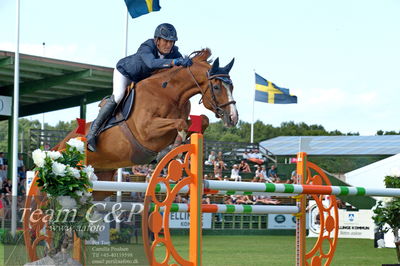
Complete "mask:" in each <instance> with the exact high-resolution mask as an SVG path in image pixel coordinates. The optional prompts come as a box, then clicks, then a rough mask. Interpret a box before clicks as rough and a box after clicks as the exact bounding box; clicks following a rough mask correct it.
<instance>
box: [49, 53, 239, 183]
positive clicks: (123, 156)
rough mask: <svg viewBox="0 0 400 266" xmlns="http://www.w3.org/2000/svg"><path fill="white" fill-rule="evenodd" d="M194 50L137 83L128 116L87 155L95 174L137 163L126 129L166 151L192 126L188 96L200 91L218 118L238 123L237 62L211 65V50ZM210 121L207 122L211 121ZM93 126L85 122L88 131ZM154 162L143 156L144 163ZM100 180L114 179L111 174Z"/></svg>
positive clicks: (156, 149) (150, 149)
mask: <svg viewBox="0 0 400 266" xmlns="http://www.w3.org/2000/svg"><path fill="white" fill-rule="evenodd" d="M194 54H195V56H194V57H192V61H193V65H192V66H190V67H187V68H184V67H177V66H175V67H173V68H171V69H167V70H161V71H158V72H156V73H155V74H153V75H152V76H151V77H149V78H147V79H145V80H143V81H141V82H139V83H137V84H136V87H135V100H134V101H135V104H134V107H133V110H132V111H131V114H130V116H129V118H128V119H127V120H126V121H125V122H124V123H122V124H120V125H118V126H114V127H111V128H109V129H107V130H105V131H104V132H102V133H101V134H100V135H99V136H98V138H97V151H96V152H88V153H87V164H90V165H92V166H93V167H94V168H95V169H96V172H98V171H105V170H111V169H117V168H122V167H131V166H132V165H134V164H138V163H137V161H135V158H136V159H137V156H136V157H135V154H138V153H140V152H142V151H138V148H137V146H135V145H133V144H132V138H131V137H129V134H127V133H126V132H127V129H128V130H129V131H130V132H131V135H133V137H134V138H135V139H136V141H137V143H139V145H141V146H142V148H143V149H144V150H146V151H147V152H150V153H151V152H154V153H158V152H160V151H161V150H163V149H165V148H166V147H168V146H169V145H170V144H172V143H173V142H174V140H175V139H176V137H177V135H178V132H181V131H186V130H187V129H188V123H189V121H188V116H189V113H190V101H189V99H190V98H191V97H192V96H194V95H196V94H201V95H202V98H201V101H202V102H203V105H204V106H205V107H206V108H207V109H209V110H211V111H213V112H214V113H215V115H216V116H217V117H220V118H221V119H222V120H223V122H224V125H225V126H235V125H236V123H237V121H238V113H237V110H236V105H235V103H236V102H235V101H234V99H233V96H232V90H233V85H232V82H231V80H230V77H229V71H230V69H231V68H232V65H233V62H234V60H232V61H231V62H230V63H229V64H228V65H227V66H225V67H223V68H220V67H219V60H218V58H217V59H216V60H215V61H214V63H213V65H212V66H211V65H210V64H209V63H208V61H207V59H208V58H209V57H210V55H211V51H210V50H209V49H203V50H201V51H197V52H194ZM206 123H207V125H208V119H206ZM123 124H125V125H123ZM89 126H90V123H87V124H86V131H87V130H88V129H89ZM123 127H125V129H123ZM124 131H125V132H124ZM76 136H77V134H76V133H75V130H74V131H73V132H71V133H70V134H68V136H67V137H66V138H65V139H64V140H63V141H62V142H60V143H59V144H58V145H57V146H56V147H55V148H56V149H62V148H64V147H65V142H66V141H68V140H69V139H70V138H73V137H76ZM149 160H150V161H151V159H149ZM139 161H140V160H139ZM150 161H143V160H142V161H141V164H145V163H150ZM99 178H100V179H101V180H105V179H109V180H110V177H109V178H104V176H103V177H99Z"/></svg>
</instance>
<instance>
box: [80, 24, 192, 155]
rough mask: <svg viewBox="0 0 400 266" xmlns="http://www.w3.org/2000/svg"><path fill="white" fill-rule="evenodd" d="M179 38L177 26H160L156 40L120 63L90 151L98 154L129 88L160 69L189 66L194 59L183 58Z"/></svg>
mask: <svg viewBox="0 0 400 266" xmlns="http://www.w3.org/2000/svg"><path fill="white" fill-rule="evenodd" d="M177 40H178V36H177V33H176V30H175V28H174V26H172V25H171V24H168V23H163V24H160V25H159V26H158V27H157V28H156V30H155V32H154V39H149V40H147V41H145V42H144V43H142V44H141V45H140V47H139V49H138V50H137V52H136V54H133V55H130V56H127V57H125V58H122V59H121V60H119V61H118V63H117V66H116V68H115V69H114V75H113V95H111V97H110V98H108V99H107V100H106V103H105V104H104V106H103V107H102V108H101V109H100V111H99V114H98V116H97V118H96V120H94V121H93V123H92V126H91V128H90V131H89V134H88V135H87V136H86V138H87V146H88V149H89V150H90V151H96V134H97V133H98V130H99V129H100V127H101V125H102V124H103V123H104V122H105V121H106V120H107V119H108V118H109V116H110V115H111V114H112V112H113V111H114V109H115V107H116V106H117V104H118V103H119V102H120V101H121V100H122V98H123V97H124V94H125V89H126V87H127V86H128V85H129V84H130V83H131V82H132V81H133V82H135V83H137V82H139V81H141V80H143V79H145V78H148V77H150V76H151V74H152V72H153V71H155V70H157V69H162V68H170V67H173V66H183V67H188V66H191V65H192V60H191V59H190V58H188V57H182V55H181V53H180V52H179V51H178V47H177V46H175V42H176V41H177Z"/></svg>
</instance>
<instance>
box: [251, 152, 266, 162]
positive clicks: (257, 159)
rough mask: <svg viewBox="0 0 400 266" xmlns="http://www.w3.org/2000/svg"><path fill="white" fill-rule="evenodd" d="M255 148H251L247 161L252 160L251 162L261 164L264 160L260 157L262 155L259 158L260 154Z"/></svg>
mask: <svg viewBox="0 0 400 266" xmlns="http://www.w3.org/2000/svg"><path fill="white" fill-rule="evenodd" d="M256 151H257V150H252V151H251V152H250V153H249V159H248V160H249V161H252V162H253V163H256V164H263V163H264V160H263V159H262V157H261V158H260V155H259V154H258V153H256Z"/></svg>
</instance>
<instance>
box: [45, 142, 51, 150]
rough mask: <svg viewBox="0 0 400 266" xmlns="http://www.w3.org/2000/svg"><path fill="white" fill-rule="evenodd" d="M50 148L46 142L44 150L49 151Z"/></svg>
mask: <svg viewBox="0 0 400 266" xmlns="http://www.w3.org/2000/svg"><path fill="white" fill-rule="evenodd" d="M50 149H51V147H50V144H49V143H47V142H46V143H45V144H44V150H45V151H49V150H50Z"/></svg>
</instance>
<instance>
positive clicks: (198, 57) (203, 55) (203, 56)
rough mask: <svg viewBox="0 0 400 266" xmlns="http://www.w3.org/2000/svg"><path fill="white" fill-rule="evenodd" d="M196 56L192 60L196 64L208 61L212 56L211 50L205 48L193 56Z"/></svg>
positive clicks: (195, 52)
mask: <svg viewBox="0 0 400 266" xmlns="http://www.w3.org/2000/svg"><path fill="white" fill-rule="evenodd" d="M193 54H194V55H195V56H194V57H193V58H192V60H193V61H194V62H201V61H207V59H208V58H209V57H210V56H211V50H210V49H209V48H204V49H202V50H200V51H194V52H193V53H191V55H193Z"/></svg>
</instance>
